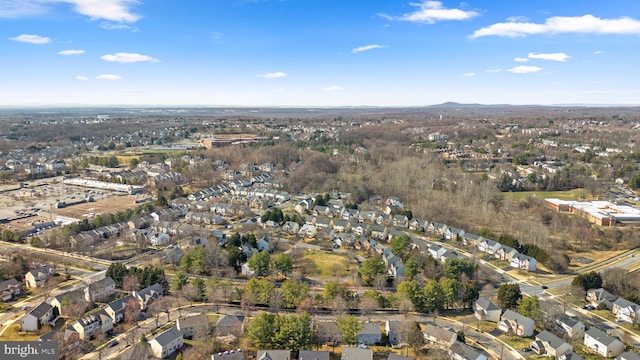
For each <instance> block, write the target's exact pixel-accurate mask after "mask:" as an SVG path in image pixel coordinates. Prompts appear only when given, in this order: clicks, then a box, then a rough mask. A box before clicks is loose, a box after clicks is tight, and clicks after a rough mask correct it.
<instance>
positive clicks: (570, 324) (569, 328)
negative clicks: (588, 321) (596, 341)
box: [555, 314, 585, 338]
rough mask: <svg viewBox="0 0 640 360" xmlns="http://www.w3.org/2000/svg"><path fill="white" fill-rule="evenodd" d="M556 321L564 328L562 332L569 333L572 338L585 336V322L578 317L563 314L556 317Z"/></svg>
mask: <svg viewBox="0 0 640 360" xmlns="http://www.w3.org/2000/svg"><path fill="white" fill-rule="evenodd" d="M555 322H556V325H558V326H559V327H560V328H561V329H562V332H564V333H565V334H567V336H569V337H570V338H579V337H582V336H584V330H585V327H584V323H582V321H580V320H578V319H577V318H574V317H571V316H569V315H566V314H561V315H559V316H558V317H557V318H556V321H555Z"/></svg>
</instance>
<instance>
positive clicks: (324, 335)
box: [315, 321, 342, 345]
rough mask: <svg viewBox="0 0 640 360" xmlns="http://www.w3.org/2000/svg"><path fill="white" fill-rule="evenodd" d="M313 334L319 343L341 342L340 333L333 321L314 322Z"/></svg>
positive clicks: (332, 343)
mask: <svg viewBox="0 0 640 360" xmlns="http://www.w3.org/2000/svg"><path fill="white" fill-rule="evenodd" d="M315 334H316V337H317V339H318V343H319V344H331V345H335V344H339V343H341V342H342V333H341V332H340V329H339V328H338V325H337V324H336V323H335V322H333V321H322V322H316V323H315Z"/></svg>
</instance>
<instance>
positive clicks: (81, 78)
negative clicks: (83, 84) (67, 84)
mask: <svg viewBox="0 0 640 360" xmlns="http://www.w3.org/2000/svg"><path fill="white" fill-rule="evenodd" d="M74 79H76V80H78V81H88V80H89V78H88V77H86V76H82V75H78V76H76V77H75V78H74Z"/></svg>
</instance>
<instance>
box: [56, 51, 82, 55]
mask: <svg viewBox="0 0 640 360" xmlns="http://www.w3.org/2000/svg"><path fill="white" fill-rule="evenodd" d="M84 53H85V51H84V50H62V51H58V55H82V54H84Z"/></svg>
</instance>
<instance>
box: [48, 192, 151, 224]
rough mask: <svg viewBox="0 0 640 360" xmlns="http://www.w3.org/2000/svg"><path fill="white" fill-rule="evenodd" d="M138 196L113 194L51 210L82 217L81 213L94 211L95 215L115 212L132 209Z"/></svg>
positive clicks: (64, 214) (135, 205)
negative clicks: (105, 197)
mask: <svg viewBox="0 0 640 360" xmlns="http://www.w3.org/2000/svg"><path fill="white" fill-rule="evenodd" d="M139 197H140V196H135V195H133V196H132V195H123V196H113V197H111V198H109V199H102V200H97V201H95V202H88V203H84V204H78V205H71V206H69V207H65V208H61V209H52V210H51V211H52V212H53V213H54V214H56V215H58V216H66V217H72V218H76V219H82V218H83V215H85V214H89V213H94V214H95V215H100V214H108V213H117V212H118V211H124V210H126V209H132V208H135V207H137V206H138V205H140V204H135V203H134V202H133V201H134V199H137V198H139Z"/></svg>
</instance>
